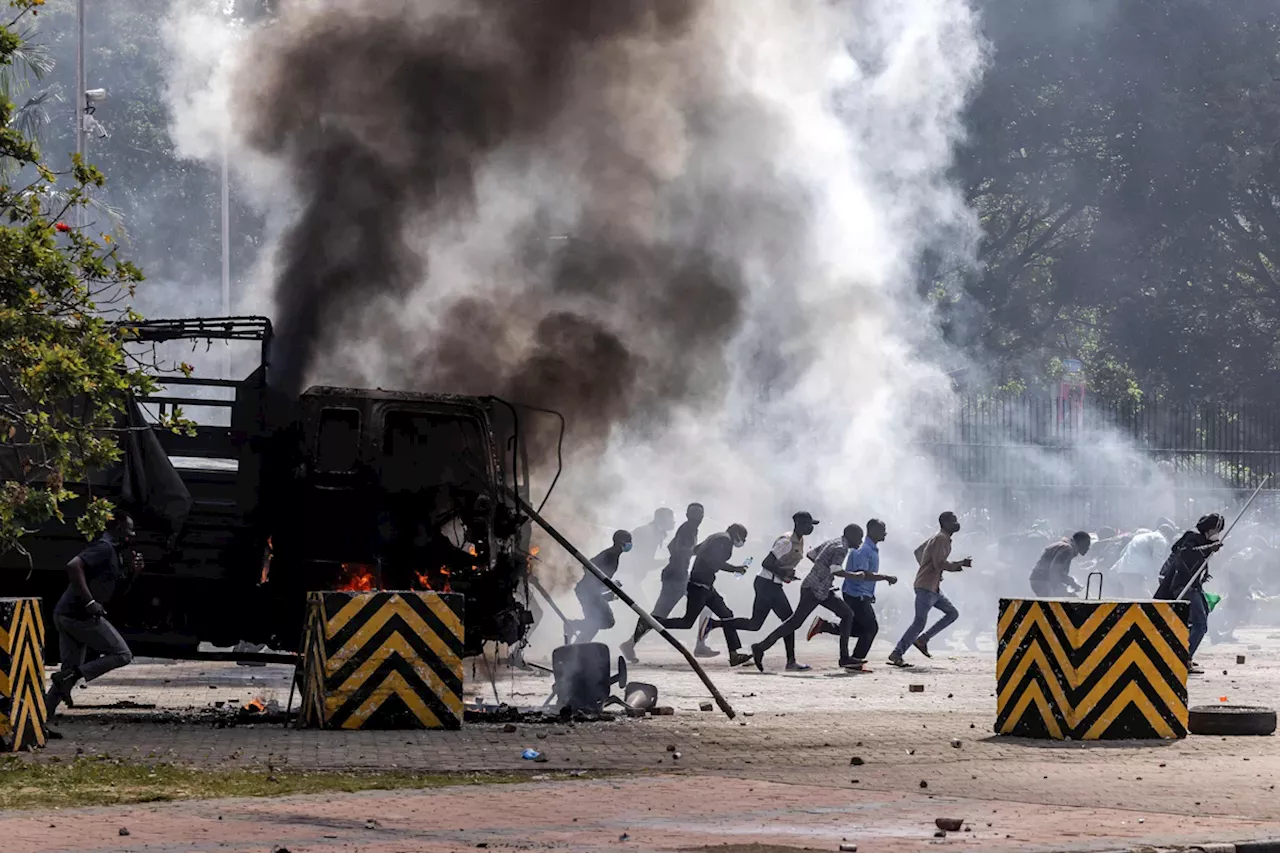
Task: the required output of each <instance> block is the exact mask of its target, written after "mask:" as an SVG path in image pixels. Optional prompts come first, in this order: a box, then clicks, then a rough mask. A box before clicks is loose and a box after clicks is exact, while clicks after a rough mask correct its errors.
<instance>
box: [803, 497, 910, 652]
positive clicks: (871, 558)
mask: <svg viewBox="0 0 1280 853" xmlns="http://www.w3.org/2000/svg"><path fill="white" fill-rule="evenodd" d="M888 535H889V530H888V528H887V527H886V526H885V523H884V522H883V521H881V520H880V519H878V518H873V519H871V520H869V521H868V522H867V538H866V539H864V540H862V546H861V547H859V548H858V549H857V550H856V551H850V552H849V556H848V558H847V559H846V560H845V564H844V568H845V572H846V574H845V579H844V584H843V585H842V586H841V589H840V592H841V597H842V598H843V599H844V603H845V604H847V605H849V609H850V610H852V611H853V628H852V629H851V630H850V632H849V636H851V637H857V638H858V644H857V645H856V646H854V648H853V661H852V663H853V665H854V666H856V667H859V668H861V667H864V666H865V665H866V663H867V655H868V654H870V653H871V644H872V643H874V642H875V639H876V634H878V633H880V622H879V621H878V620H877V619H876V609H875V603H876V582H877V581H884V582H885V583H887V584H889V586H893V585H894V584H895V583H897V582H898V579H897V578H896V577H894V576H893V575H882V574H880V543H881V542H883V541H884V540H885V538H886V537H887V536H888ZM839 633H840V626H839V625H836V624H835V623H834V622H828V621H827V620H826V619H823V618H822V617H821V616H816V617H814V620H813V624H812V625H810V626H809V636H808V637H807V638H806V639H808V640H812V639H813V638H814V637H816V636H817V635H818V634H839Z"/></svg>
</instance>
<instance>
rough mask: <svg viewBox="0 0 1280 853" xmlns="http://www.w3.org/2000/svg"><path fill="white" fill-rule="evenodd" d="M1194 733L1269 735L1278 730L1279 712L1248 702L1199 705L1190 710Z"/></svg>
mask: <svg viewBox="0 0 1280 853" xmlns="http://www.w3.org/2000/svg"><path fill="white" fill-rule="evenodd" d="M1188 718H1189V719H1188V721H1187V729H1188V730H1189V731H1190V732H1191V733H1192V734H1193V735H1269V734H1274V733H1275V730H1276V712H1275V711H1273V710H1271V709H1270V708H1256V707H1252V706H1249V705H1196V706H1195V707H1194V708H1192V709H1191V710H1190V712H1189V714H1188Z"/></svg>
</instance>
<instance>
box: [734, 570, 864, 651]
mask: <svg viewBox="0 0 1280 853" xmlns="http://www.w3.org/2000/svg"><path fill="white" fill-rule="evenodd" d="M819 606H821V607H825V608H826V609H827V610H830V611H831V612H832V613H834V614H835V615H836V617H837V618H838V619H839V620H840V661H841V663H843V662H844V661H846V660H848V659H849V632H850V631H851V630H852V629H853V611H852V610H850V609H849V605H847V604H845V603H844V602H843V601H841V600H840V599H839V598H837V597H836V595H835V594H834V593H827V597H826V598H823V599H819V598H818V597H817V596H816V595H814V594H813V592H812V591H810V590H808V589H805V588H804V587H800V602H799V603H798V604H797V605H796V612H795V613H792V614H791V618H790V619H788V620H787V621H786V622H783V623H782V624H781V625H779V626H778V627H777V628H774V629H773V633H772V634H770V635H769V636H767V637H765V638H764V640H763V641H762V642H760V643H757V644H756V645H755V646H753V647H752V649H753V650H756V651H759V652H760V653H761V654H763V653H765V652H767V651H768V650H769V648H770V647H771V646H773V644H774V643H776V642H778V640H781V639H782V638H783V637H790V636H794V635H795V632H796V631H798V630H799V629H800V628H801V627H803V626H804V620H806V619H808V618H809V614H810V613H812V612H813V611H815V610H817V609H818V607H819Z"/></svg>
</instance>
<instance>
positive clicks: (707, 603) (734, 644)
mask: <svg viewBox="0 0 1280 853" xmlns="http://www.w3.org/2000/svg"><path fill="white" fill-rule="evenodd" d="M684 608H685V609H684V615H683V616H675V617H667V616H659V615H657V614H656V613H655V614H654V616H653V618H654V619H655V620H657V622H658V624H659V625H661V626H662V627H664V628H674V629H676V630H681V629H684V628H692V627H693V626H694V623H695V622H697V621H698V616H700V615H701V614H702V611H703V610H710V611H711V612H712V613H714V614H715V615H716V616H717V617H718V618H719V619H720V620H721V621H722V622H727V621H729V620H730V619H732V618H733V611H732V610H730V609H729V605H727V604H725V603H724V599H723V598H721V597H720V593H718V592H716V590H715V587H706V586H698V585H696V584H692V583H691V584H689V585H688V587H686V588H685V597H684ZM648 631H649V626H648V625H646V624H645V623H644V622H641V623H640V624H639V625H637V626H636V636H635V639H636V640H639V639H640V638H641V637H643V636H644V635H645V634H646V633H648ZM724 638H725V641H726V642H727V643H728V644H729V648H731V649H737V648H739V647H741V645H742V641H741V640H739V639H738V632H737V631H735V630H734V629H732V628H730V627H728V626H725V629H724Z"/></svg>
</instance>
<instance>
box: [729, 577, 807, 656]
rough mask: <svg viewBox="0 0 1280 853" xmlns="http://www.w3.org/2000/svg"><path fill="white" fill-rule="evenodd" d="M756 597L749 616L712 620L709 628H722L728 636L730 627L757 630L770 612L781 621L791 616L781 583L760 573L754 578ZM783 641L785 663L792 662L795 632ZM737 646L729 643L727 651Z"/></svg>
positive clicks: (734, 650) (794, 652)
mask: <svg viewBox="0 0 1280 853" xmlns="http://www.w3.org/2000/svg"><path fill="white" fill-rule="evenodd" d="M755 589H756V598H755V601H754V602H753V603H752V605H751V618H750V619H746V618H743V617H741V616H740V617H738V618H737V619H730V620H729V621H728V622H720V621H717V620H712V622H711V630H712V631H714V630H715V629H716V628H724V629H725V636H726V638H727V637H728V629H729V628H732V629H733V630H734V631H735V632H736V631H759V630H760V629H761V628H762V627H763V626H764V620H765V619H767V618H768V617H769V614H770V613H772V614H774V615H775V616H777V617H778V619H780V620H781V621H783V622H786V621H787V620H788V619H790V618H791V614H792V612H793V611H792V610H791V602H790V601H789V600H788V599H787V593H786V591H785V590H784V589H783V588H782V584H780V583H774V582H773V581H771V580H769V579H768V578H766V577H764V576H762V575H756V580H755ZM783 642H784V643H786V646H787V663H794V662H795V659H796V635H795V633H794V632H793V633H790V634H787V636H785V637H783ZM738 648H739V646H737V645H736V644H730V646H729V651H731V652H736V651H737V650H738Z"/></svg>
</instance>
